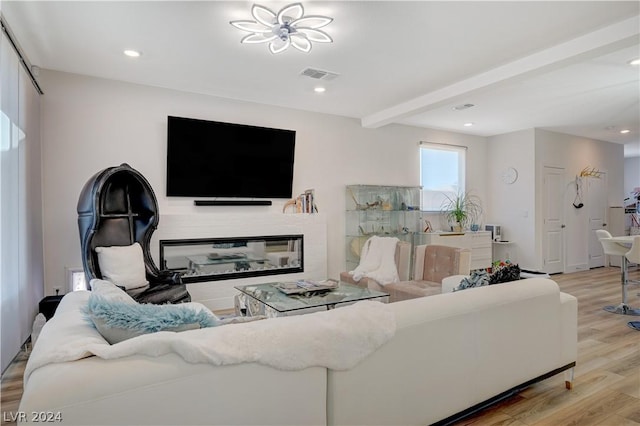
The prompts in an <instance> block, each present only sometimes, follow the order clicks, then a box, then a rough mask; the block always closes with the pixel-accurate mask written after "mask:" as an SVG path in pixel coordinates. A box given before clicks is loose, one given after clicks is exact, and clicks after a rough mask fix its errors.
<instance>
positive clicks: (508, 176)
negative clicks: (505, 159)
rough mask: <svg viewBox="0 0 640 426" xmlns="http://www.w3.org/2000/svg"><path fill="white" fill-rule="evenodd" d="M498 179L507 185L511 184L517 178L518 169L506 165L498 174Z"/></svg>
mask: <svg viewBox="0 0 640 426" xmlns="http://www.w3.org/2000/svg"><path fill="white" fill-rule="evenodd" d="M500 179H502V181H503V182H504V183H506V184H508V185H511V184H512V183H514V182H515V181H516V180H518V171H517V170H516V169H515V168H513V167H507V168H506V169H504V170H503V171H502V173H501V174H500Z"/></svg>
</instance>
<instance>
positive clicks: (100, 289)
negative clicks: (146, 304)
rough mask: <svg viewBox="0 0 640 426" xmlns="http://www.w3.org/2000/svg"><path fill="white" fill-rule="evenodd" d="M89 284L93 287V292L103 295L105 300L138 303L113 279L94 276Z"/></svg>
mask: <svg viewBox="0 0 640 426" xmlns="http://www.w3.org/2000/svg"><path fill="white" fill-rule="evenodd" d="M89 286H90V287H91V294H95V295H98V296H101V297H102V298H104V299H105V300H108V301H111V302H122V303H129V304H136V303H137V302H136V301H135V300H134V299H133V297H131V296H129V295H128V294H127V292H125V291H124V290H122V289H121V288H120V287H118V286H117V285H115V284H114V283H112V282H111V281H107V280H101V279H98V278H94V279H92V280H91V281H90V282H89Z"/></svg>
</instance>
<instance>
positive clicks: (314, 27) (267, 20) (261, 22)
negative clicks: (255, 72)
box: [229, 3, 333, 54]
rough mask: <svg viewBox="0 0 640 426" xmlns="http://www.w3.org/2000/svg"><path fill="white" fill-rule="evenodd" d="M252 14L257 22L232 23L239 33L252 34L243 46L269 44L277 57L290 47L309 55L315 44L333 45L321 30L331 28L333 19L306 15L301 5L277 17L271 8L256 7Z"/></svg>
mask: <svg viewBox="0 0 640 426" xmlns="http://www.w3.org/2000/svg"><path fill="white" fill-rule="evenodd" d="M251 15H253V18H254V19H255V21H247V20H241V21H231V22H229V23H230V24H231V25H233V26H234V27H236V28H238V29H239V30H242V31H247V32H249V33H250V34H249V35H247V36H245V37H244V38H243V39H242V40H240V43H243V44H257V43H269V51H270V52H271V53H274V54H275V53H280V52H284V51H285V50H287V49H288V48H289V46H293V47H294V48H296V49H298V50H299V51H301V52H305V53H308V52H309V51H310V50H311V42H316V43H332V42H333V39H332V38H331V36H329V34H327V33H326V32H324V31H322V30H319V29H318V28H322V27H324V26H326V25H329V24H330V23H331V22H332V21H333V18H329V17H327V16H320V15H310V16H304V8H303V7H302V4H300V3H293V4H290V5H288V6H285V7H283V8H282V9H281V10H280V11H279V12H278V13H277V14H276V13H274V12H273V11H271V9H268V8H266V7H264V6H260V5H258V4H254V5H253V7H252V8H251Z"/></svg>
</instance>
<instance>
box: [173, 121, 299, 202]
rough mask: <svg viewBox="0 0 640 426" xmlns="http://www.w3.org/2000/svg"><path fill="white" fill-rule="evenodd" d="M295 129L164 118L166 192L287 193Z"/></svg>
mask: <svg viewBox="0 0 640 426" xmlns="http://www.w3.org/2000/svg"><path fill="white" fill-rule="evenodd" d="M295 140H296V132H295V131H293V130H282V129H270V128H266V127H256V126H247V125H243V124H232V123H222V122H217V121H207V120H197V119H192V118H182V117H172V116H169V117H168V131H167V196H179V197H229V198H291V192H292V184H293V159H294V152H295Z"/></svg>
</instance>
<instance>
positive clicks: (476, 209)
mask: <svg viewBox="0 0 640 426" xmlns="http://www.w3.org/2000/svg"><path fill="white" fill-rule="evenodd" d="M444 196H445V199H444V201H443V202H442V207H441V210H442V212H443V213H444V215H445V217H446V218H447V220H448V221H449V222H452V223H457V224H458V226H460V227H461V228H464V227H465V226H466V225H467V224H468V223H469V222H474V221H476V220H477V219H479V218H480V215H481V214H482V204H481V202H480V198H478V197H477V196H475V195H472V194H469V193H468V192H458V193H456V194H446V193H445V194H444Z"/></svg>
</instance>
